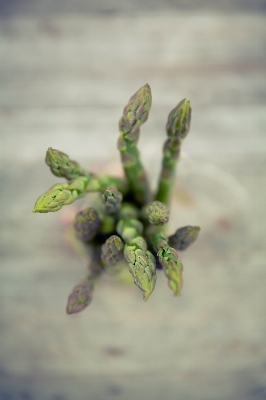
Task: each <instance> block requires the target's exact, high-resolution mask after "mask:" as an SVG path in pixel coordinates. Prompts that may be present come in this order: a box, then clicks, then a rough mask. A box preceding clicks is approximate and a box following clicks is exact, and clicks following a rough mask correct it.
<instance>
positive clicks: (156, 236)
mask: <svg viewBox="0 0 266 400" xmlns="http://www.w3.org/2000/svg"><path fill="white" fill-rule="evenodd" d="M148 236H149V241H150V243H151V245H152V247H153V249H154V251H155V252H156V253H157V256H158V258H159V261H160V263H161V265H162V267H163V270H164V273H165V275H166V277H167V278H168V285H169V287H170V289H171V290H172V291H173V293H174V295H175V296H180V293H181V288H182V285H183V279H182V272H183V265H182V263H181V261H180V260H179V258H178V254H177V251H176V250H175V249H174V248H172V247H171V246H170V245H169V244H168V243H167V239H166V237H165V235H164V233H163V232H162V231H160V230H158V228H157V229H154V227H152V229H151V230H150V231H149V234H148Z"/></svg>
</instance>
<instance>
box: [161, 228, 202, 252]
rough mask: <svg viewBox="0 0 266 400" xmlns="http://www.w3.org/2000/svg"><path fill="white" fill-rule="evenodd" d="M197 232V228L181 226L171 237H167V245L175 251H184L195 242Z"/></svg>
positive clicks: (198, 230)
mask: <svg viewBox="0 0 266 400" xmlns="http://www.w3.org/2000/svg"><path fill="white" fill-rule="evenodd" d="M199 232H200V227H199V226H190V225H188V226H183V227H182V228H179V229H177V230H176V232H175V233H174V234H173V235H171V236H169V238H168V242H169V245H170V246H172V247H174V248H175V249H176V250H185V249H186V248H187V247H188V246H189V245H191V244H192V243H193V242H195V240H196V239H197V237H198V234H199Z"/></svg>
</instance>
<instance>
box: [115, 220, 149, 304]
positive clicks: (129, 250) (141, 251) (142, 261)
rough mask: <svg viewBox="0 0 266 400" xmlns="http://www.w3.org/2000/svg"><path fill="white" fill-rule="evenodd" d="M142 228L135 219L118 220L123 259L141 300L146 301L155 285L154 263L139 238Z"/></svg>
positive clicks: (143, 240)
mask: <svg viewBox="0 0 266 400" xmlns="http://www.w3.org/2000/svg"><path fill="white" fill-rule="evenodd" d="M142 230H143V226H142V224H141V222H140V221H138V220H136V219H133V218H132V219H126V218H122V219H120V221H119V223H118V225H117V232H118V233H119V235H120V236H121V237H122V238H123V240H124V241H125V242H126V244H125V247H124V257H125V259H126V261H127V262H128V265H129V271H130V273H131V274H132V276H133V278H134V283H135V284H136V285H137V286H138V287H139V288H140V289H141V290H142V292H143V300H144V301H146V300H148V298H149V296H150V295H151V293H152V292H153V290H154V287H155V283H156V261H155V258H154V256H153V254H152V253H151V252H150V251H149V250H147V243H146V241H145V239H144V238H143V237H142V236H141V234H142Z"/></svg>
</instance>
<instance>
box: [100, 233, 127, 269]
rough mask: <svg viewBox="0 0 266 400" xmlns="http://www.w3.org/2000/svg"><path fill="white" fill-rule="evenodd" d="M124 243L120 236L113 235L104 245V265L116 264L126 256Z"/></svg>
mask: <svg viewBox="0 0 266 400" xmlns="http://www.w3.org/2000/svg"><path fill="white" fill-rule="evenodd" d="M123 250H124V243H123V241H122V240H121V238H120V237H119V236H116V235H112V236H110V237H109V238H108V239H107V240H106V242H105V243H104V244H103V245H102V253H101V260H102V263H103V265H104V266H107V267H108V266H115V265H116V264H117V263H118V262H119V261H122V260H123V258H124V253H123Z"/></svg>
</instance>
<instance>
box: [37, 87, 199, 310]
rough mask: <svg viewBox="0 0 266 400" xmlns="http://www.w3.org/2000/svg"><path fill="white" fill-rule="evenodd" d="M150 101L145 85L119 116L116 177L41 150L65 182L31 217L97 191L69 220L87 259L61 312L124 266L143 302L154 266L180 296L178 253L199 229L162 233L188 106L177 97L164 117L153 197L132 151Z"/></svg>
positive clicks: (83, 303) (84, 302)
mask: <svg viewBox="0 0 266 400" xmlns="http://www.w3.org/2000/svg"><path fill="white" fill-rule="evenodd" d="M151 101H152V96H151V89H150V86H149V85H148V84H146V85H144V86H143V87H141V88H140V89H139V90H138V91H137V92H136V93H135V94H133V96H131V98H130V99H129V102H128V103H127V105H126V106H125V108H124V110H123V115H122V117H121V118H120V121H119V130H120V135H119V139H118V144H117V147H118V150H119V151H120V155H121V161H122V165H123V169H124V177H123V178H117V177H113V176H110V175H106V174H95V173H92V172H89V171H86V170H85V169H83V168H82V167H81V166H80V165H79V164H78V163H77V162H76V161H73V160H71V159H70V158H69V157H68V155H67V154H65V153H63V152H61V151H59V150H55V149H52V148H51V147H50V148H49V149H48V150H47V153H46V158H45V162H46V164H47V165H48V166H49V167H50V169H51V172H52V173H53V174H54V175H56V176H58V177H61V178H65V179H66V182H64V183H57V184H55V185H53V186H52V187H51V188H50V189H49V190H48V191H46V192H45V193H44V194H42V195H41V196H40V197H39V198H38V199H37V201H36V203H35V206H34V209H33V212H35V213H36V212H37V213H47V212H52V211H58V210H60V209H61V208H62V207H63V206H64V205H67V204H71V203H73V202H74V201H75V200H76V199H79V198H81V197H83V196H85V195H86V194H87V193H90V192H98V193H99V202H98V204H97V206H96V207H88V208H86V209H84V210H82V211H80V212H79V213H78V214H77V215H76V217H75V220H74V228H75V231H76V234H77V236H78V238H79V239H80V240H81V241H82V242H84V244H85V245H86V246H89V249H90V254H91V255H90V263H89V266H88V271H87V276H86V278H84V279H82V280H81V282H80V283H79V284H78V285H76V286H75V287H74V289H73V290H72V293H71V294H70V295H69V297H68V302H67V307H66V312H67V313H68V314H72V313H77V312H80V311H82V310H83V309H84V308H86V307H87V306H88V305H89V304H90V302H91V300H92V296H93V291H94V288H95V285H96V283H97V281H98V279H99V278H100V276H101V275H102V273H103V272H104V271H107V272H116V271H119V269H120V267H121V265H125V262H126V263H127V265H128V269H129V272H130V273H131V274H132V276H133V279H134V283H135V284H136V285H137V286H138V287H139V288H140V290H141V291H142V294H143V299H144V300H145V301H146V300H147V299H148V298H149V296H150V295H151V293H152V292H153V290H154V287H155V283H156V270H157V269H163V271H164V273H165V275H166V278H167V280H168V285H169V287H170V289H171V290H172V291H173V293H174V295H175V296H179V295H180V292H181V288H182V283H183V280H182V271H183V265H182V263H181V261H180V259H179V258H178V253H177V251H178V250H185V249H186V248H187V247H188V246H189V245H190V244H191V243H193V242H194V241H195V240H196V238H197V236H198V233H199V231H200V228H199V227H198V226H185V227H182V228H179V229H177V230H176V232H175V233H174V234H172V235H171V236H167V233H166V224H167V222H168V220H169V214H170V210H169V205H170V199H171V194H172V189H173V187H174V179H175V169H176V163H177V161H178V159H179V154H180V147H181V142H182V140H183V139H184V138H185V137H186V135H187V134H188V132H189V128H190V119H191V107H190V101H189V100H188V99H183V100H181V101H180V102H179V103H178V104H177V106H176V107H175V108H174V109H173V110H172V111H171V112H170V114H169V116H168V120H167V125H166V132H167V139H166V141H165V143H164V146H163V157H162V168H161V173H160V177H159V181H158V188H157V191H155V192H154V193H153V192H152V191H151V188H150V185H149V181H148V178H147V174H146V172H145V169H144V167H143V165H142V163H141V160H140V155H139V151H138V148H137V143H138V139H139V135H140V126H141V125H142V124H143V123H144V122H145V121H147V119H148V115H149V111H150V108H151Z"/></svg>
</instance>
